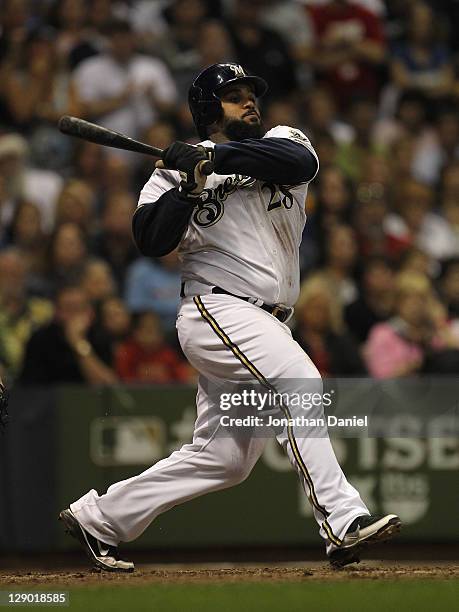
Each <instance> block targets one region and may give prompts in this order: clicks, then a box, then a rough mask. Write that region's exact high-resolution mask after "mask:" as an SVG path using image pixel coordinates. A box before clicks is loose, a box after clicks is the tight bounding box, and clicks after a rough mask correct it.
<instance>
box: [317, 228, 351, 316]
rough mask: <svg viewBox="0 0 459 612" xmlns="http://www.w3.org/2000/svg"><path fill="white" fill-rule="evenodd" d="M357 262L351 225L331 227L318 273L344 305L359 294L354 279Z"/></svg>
mask: <svg viewBox="0 0 459 612" xmlns="http://www.w3.org/2000/svg"><path fill="white" fill-rule="evenodd" d="M356 263H357V245H356V240H355V232H354V230H353V229H352V227H350V226H349V225H336V226H333V227H331V228H330V230H329V232H328V236H327V242H326V244H325V260H324V265H323V267H322V268H320V269H319V271H318V275H319V276H320V278H321V279H323V281H324V282H326V283H328V285H329V287H330V290H331V292H332V294H333V295H334V296H335V300H338V301H339V302H340V304H341V306H342V307H345V306H347V305H348V304H350V303H351V302H353V301H354V300H355V299H356V298H357V295H358V291H357V285H356V283H355V281H354V272H355V267H356Z"/></svg>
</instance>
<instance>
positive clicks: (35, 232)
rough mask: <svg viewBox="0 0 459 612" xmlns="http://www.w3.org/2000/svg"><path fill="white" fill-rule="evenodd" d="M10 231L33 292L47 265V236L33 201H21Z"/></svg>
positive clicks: (28, 284) (29, 288)
mask: <svg viewBox="0 0 459 612" xmlns="http://www.w3.org/2000/svg"><path fill="white" fill-rule="evenodd" d="M9 231H10V243H11V244H12V245H14V247H15V248H16V249H17V251H18V252H20V254H21V256H22V258H23V260H24V263H25V266H26V270H27V287H28V290H29V291H30V292H32V293H33V288H34V285H35V283H36V282H39V279H40V277H41V276H42V275H43V274H44V273H45V267H46V240H47V236H46V235H45V233H44V232H43V227H42V223H41V214H40V210H39V208H38V207H37V206H36V205H35V204H34V203H33V202H28V201H26V200H24V201H22V202H20V203H19V204H18V206H17V207H16V210H15V211H14V217H13V221H12V223H11V226H10V228H9Z"/></svg>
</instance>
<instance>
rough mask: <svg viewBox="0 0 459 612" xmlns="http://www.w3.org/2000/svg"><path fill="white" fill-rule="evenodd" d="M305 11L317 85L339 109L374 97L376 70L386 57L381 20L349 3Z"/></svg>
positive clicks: (334, 0)
mask: <svg viewBox="0 0 459 612" xmlns="http://www.w3.org/2000/svg"><path fill="white" fill-rule="evenodd" d="M308 8H309V10H310V14H311V17H312V21H313V24H314V30H315V36H316V44H315V49H314V53H313V54H312V55H311V60H312V62H313V65H314V66H315V68H316V70H317V73H318V76H319V79H320V81H324V82H325V83H326V84H327V85H329V86H330V87H331V89H332V92H333V97H334V99H335V100H337V101H338V103H339V104H340V105H341V107H342V108H346V106H347V104H348V103H349V102H350V100H351V99H352V98H353V97H355V96H356V95H364V96H376V94H377V93H378V90H379V78H378V68H380V67H381V66H382V64H383V63H384V61H385V56H386V49H385V40H384V32H383V24H382V22H381V20H380V19H379V18H378V17H377V16H376V15H375V14H374V13H372V12H370V11H368V10H366V9H364V8H363V7H361V6H359V5H357V4H356V3H354V2H349V1H348V0H331V1H330V2H326V3H324V4H321V5H318V6H311V7H308Z"/></svg>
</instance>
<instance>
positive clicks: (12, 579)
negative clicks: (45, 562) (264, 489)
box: [0, 561, 459, 588]
mask: <svg viewBox="0 0 459 612" xmlns="http://www.w3.org/2000/svg"><path fill="white" fill-rule="evenodd" d="M356 579H366V580H412V579H421V580H424V579H433V580H435V579H438V580H445V579H446V580H448V579H459V564H457V563H452V562H450V561H445V562H438V563H430V562H420V563H414V562H394V561H362V562H361V563H360V564H358V565H354V566H352V565H350V566H348V567H346V568H344V569H342V570H339V571H337V570H332V569H331V568H330V567H329V566H328V564H326V563H323V562H295V563H289V564H283V565H279V564H277V565H275V564H270V565H262V564H256V565H255V564H252V565H241V564H238V565H234V564H212V565H209V564H206V565H203V564H200V565H186V566H184V565H167V566H164V565H163V566H160V565H144V564H140V565H138V566H137V567H136V571H135V572H134V573H132V574H110V573H99V572H96V571H95V570H91V569H87V570H86V569H83V570H82V569H81V567H78V568H74V569H72V568H68V569H65V568H64V569H61V570H55V569H48V570H39V569H34V570H32V571H27V570H17V569H16V570H11V571H9V570H6V569H1V570H0V584H2V586H6V585H9V586H10V587H13V588H22V587H25V586H31V587H37V586H45V587H49V586H51V585H52V586H64V585H65V586H67V587H77V586H101V585H102V584H107V585H109V584H111V583H116V584H120V583H125V584H126V586H127V585H134V584H150V583H170V584H172V583H173V584H178V583H182V584H184V583H185V584H189V583H232V582H233V583H234V582H238V583H240V582H276V581H281V582H301V581H314V580H319V581H324V580H339V581H341V580H356Z"/></svg>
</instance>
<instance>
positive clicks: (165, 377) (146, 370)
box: [116, 312, 191, 384]
mask: <svg viewBox="0 0 459 612" xmlns="http://www.w3.org/2000/svg"><path fill="white" fill-rule="evenodd" d="M116 371H117V374H118V376H119V378H120V380H122V381H124V382H143V383H155V384H168V383H173V382H187V381H189V380H190V375H191V368H190V367H189V366H188V364H186V363H185V362H183V361H182V360H181V359H180V358H179V356H178V354H177V353H175V352H174V351H173V350H172V349H171V348H170V347H169V346H167V344H166V343H165V340H164V335H163V332H162V330H161V325H160V321H159V318H158V317H157V316H156V314H155V313H154V312H144V313H138V314H137V315H135V316H134V321H133V331H132V335H131V337H130V338H129V339H128V340H127V341H126V342H123V343H122V344H121V345H120V346H119V347H118V351H117V355H116Z"/></svg>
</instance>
